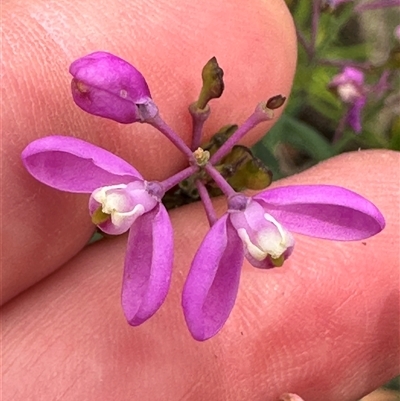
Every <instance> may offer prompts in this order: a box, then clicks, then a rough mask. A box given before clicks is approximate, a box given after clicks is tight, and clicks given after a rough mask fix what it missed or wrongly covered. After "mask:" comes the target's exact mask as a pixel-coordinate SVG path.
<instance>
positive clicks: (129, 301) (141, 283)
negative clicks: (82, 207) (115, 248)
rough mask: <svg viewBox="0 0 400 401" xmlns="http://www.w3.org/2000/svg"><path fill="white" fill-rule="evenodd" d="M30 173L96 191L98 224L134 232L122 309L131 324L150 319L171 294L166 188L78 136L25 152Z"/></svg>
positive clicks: (46, 141)
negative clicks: (163, 203)
mask: <svg viewBox="0 0 400 401" xmlns="http://www.w3.org/2000/svg"><path fill="white" fill-rule="evenodd" d="M22 160H23V163H24V165H25V167H26V169H27V170H28V172H29V173H30V174H31V175H32V176H33V177H35V178H36V179H37V180H39V181H40V182H42V183H44V184H46V185H48V186H50V187H53V188H56V189H59V190H61V191H66V192H76V193H88V194H91V196H90V200H89V210H90V214H91V216H92V220H93V222H94V223H95V224H96V225H97V226H98V227H100V228H101V229H102V230H103V231H104V232H106V233H108V234H121V233H124V232H127V231H128V230H129V237H128V247H127V253H126V258H125V267H124V277H123V284H122V307H123V310H124V313H125V316H126V319H127V320H128V322H129V324H131V325H133V326H136V325H139V324H141V323H143V322H144V321H146V320H147V319H148V318H150V317H151V316H152V315H153V314H154V313H155V312H156V311H157V310H158V309H159V308H160V306H161V305H162V303H163V302H164V299H165V297H166V295H167V292H168V289H169V284H170V279H171V272H172V259H173V233H172V227H171V222H170V219H169V216H168V213H167V211H166V209H165V207H164V206H163V205H162V204H161V198H162V196H163V190H162V188H161V187H160V185H159V184H157V183H155V182H146V181H144V180H143V177H142V176H141V175H140V174H139V173H138V172H137V171H136V169H135V168H134V167H132V166H131V165H130V164H129V163H127V162H126V161H125V160H123V159H120V158H119V157H118V156H115V155H113V154H112V153H110V152H108V151H106V150H104V149H102V148H99V147H97V146H95V145H92V144H90V143H87V142H85V141H82V140H80V139H76V138H70V137H65V136H49V137H45V138H41V139H38V140H36V141H34V142H32V143H30V144H29V145H28V146H27V147H26V148H25V149H24V151H23V152H22Z"/></svg>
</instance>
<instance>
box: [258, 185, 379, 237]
mask: <svg viewBox="0 0 400 401" xmlns="http://www.w3.org/2000/svg"><path fill="white" fill-rule="evenodd" d="M253 199H254V200H257V201H260V202H262V203H263V205H264V207H265V209H266V210H268V213H270V214H271V215H272V216H273V217H274V218H275V219H276V220H277V221H279V223H280V224H282V225H283V226H284V227H285V228H286V229H288V230H289V231H293V232H296V233H299V234H304V235H308V236H310V237H318V238H326V239H331V240H339V241H354V240H361V239H364V238H368V237H371V236H372V235H375V234H377V233H379V232H380V231H382V230H383V228H384V227H385V220H384V217H383V216H382V214H381V212H380V211H379V210H378V209H377V207H376V206H375V205H374V204H373V203H371V202H370V201H369V200H367V199H365V198H363V197H362V196H361V195H358V194H356V193H355V192H352V191H350V190H348V189H345V188H342V187H337V186H333V185H293V186H287V187H282V188H275V189H270V190H267V191H264V192H262V193H260V194H258V195H256V196H254V197H253Z"/></svg>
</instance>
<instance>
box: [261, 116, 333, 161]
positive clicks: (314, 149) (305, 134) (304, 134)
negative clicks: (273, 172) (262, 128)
mask: <svg viewBox="0 0 400 401" xmlns="http://www.w3.org/2000/svg"><path fill="white" fill-rule="evenodd" d="M262 141H263V143H264V144H265V146H266V147H267V148H270V149H271V148H272V149H274V148H276V146H277V145H278V144H280V143H288V144H290V145H292V146H293V147H294V148H295V149H297V150H299V151H301V152H304V153H306V154H307V155H309V156H310V157H311V158H312V159H313V160H315V161H321V160H324V159H328V158H329V157H332V156H333V155H334V152H333V149H332V146H331V145H330V143H329V142H328V141H327V140H326V139H325V138H324V137H322V136H321V134H320V133H319V132H318V131H317V130H315V129H314V128H312V127H310V126H309V125H308V124H305V123H304V122H302V121H299V120H297V119H296V118H294V117H291V116H289V115H287V114H284V115H282V117H281V118H280V120H279V121H278V123H277V124H275V126H274V127H273V128H272V129H271V131H270V132H269V133H268V134H267V135H266V136H265V137H264V138H263V139H262Z"/></svg>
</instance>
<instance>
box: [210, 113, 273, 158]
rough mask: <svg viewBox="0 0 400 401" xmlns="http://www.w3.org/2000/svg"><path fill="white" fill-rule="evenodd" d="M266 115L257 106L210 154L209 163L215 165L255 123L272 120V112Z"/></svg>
mask: <svg viewBox="0 0 400 401" xmlns="http://www.w3.org/2000/svg"><path fill="white" fill-rule="evenodd" d="M270 112H271V114H270V115H269V116H268V115H267V114H266V113H265V112H262V111H261V110H259V106H258V107H257V109H256V111H255V112H254V113H253V114H252V115H251V116H250V117H249V118H248V119H247V120H246V121H245V122H244V123H243V124H242V125H241V126H240V127H239V128H238V129H237V130H236V131H235V133H234V134H233V135H232V136H231V137H230V138H229V139H228V140H227V141H226V142H225V143H224V144H223V145H222V146H221V147H220V148H219V149H218V150H217V151H216V152H215V153H214V154H213V155H212V156H211V159H210V164H212V165H215V164H216V163H218V162H219V161H220V160H221V159H222V158H223V157H225V156H226V155H227V154H228V153H229V152H230V151H231V149H232V148H233V147H234V146H235V145H236V144H237V143H238V142H239V141H240V140H241V139H242V138H243V137H244V136H245V135H246V134H247V133H248V132H249V131H250V130H251V129H252V128H254V127H255V126H256V125H258V124H260V123H261V122H263V121H268V120H272V118H273V113H272V111H271V110H270Z"/></svg>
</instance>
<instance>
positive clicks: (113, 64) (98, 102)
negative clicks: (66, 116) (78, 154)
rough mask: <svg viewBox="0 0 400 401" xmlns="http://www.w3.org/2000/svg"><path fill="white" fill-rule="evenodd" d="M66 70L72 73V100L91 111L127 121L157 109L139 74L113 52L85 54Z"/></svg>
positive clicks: (132, 120)
mask: <svg viewBox="0 0 400 401" xmlns="http://www.w3.org/2000/svg"><path fill="white" fill-rule="evenodd" d="M69 72H70V73H71V75H72V76H73V77H74V78H73V79H72V82H71V90H72V96H73V98H74V101H75V103H76V104H77V105H78V106H79V107H80V108H81V109H83V110H85V111H86V112H88V113H90V114H94V115H96V116H100V117H105V118H110V119H111V120H115V121H117V122H120V123H123V124H129V123H133V122H136V121H144V120H146V119H148V118H151V117H154V116H155V115H156V114H157V112H158V110H157V107H156V105H155V104H154V103H153V101H152V99H151V95H150V91H149V88H148V86H147V83H146V81H145V79H144V77H143V76H142V74H141V73H140V72H139V71H138V70H137V69H136V68H135V67H133V66H132V65H131V64H129V63H128V62H126V61H125V60H122V59H121V58H119V57H117V56H114V55H113V54H110V53H106V52H95V53H92V54H89V55H87V56H84V57H82V58H80V59H78V60H76V61H74V62H73V63H72V64H71V66H70V68H69Z"/></svg>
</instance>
